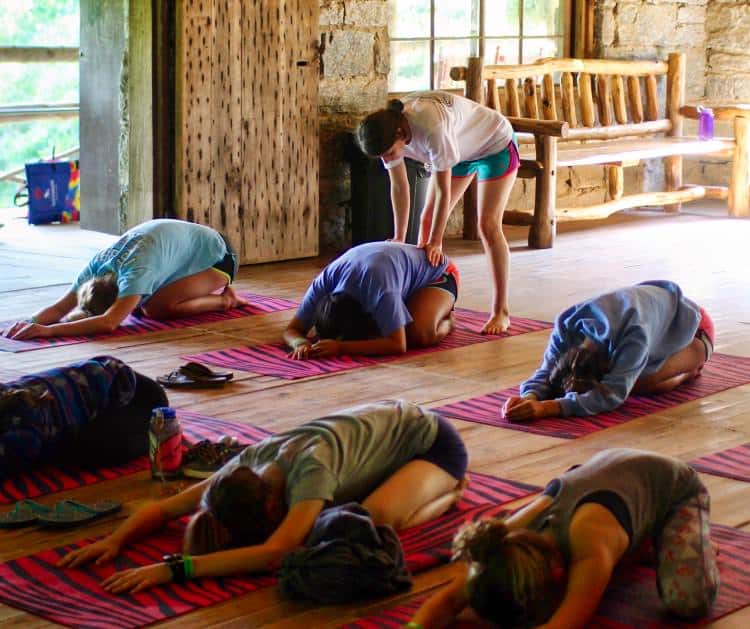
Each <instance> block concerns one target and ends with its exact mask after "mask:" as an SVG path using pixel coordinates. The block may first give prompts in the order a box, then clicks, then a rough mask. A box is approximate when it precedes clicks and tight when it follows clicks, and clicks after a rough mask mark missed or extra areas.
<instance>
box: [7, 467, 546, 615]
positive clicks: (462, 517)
mask: <svg viewBox="0 0 750 629" xmlns="http://www.w3.org/2000/svg"><path fill="white" fill-rule="evenodd" d="M472 483H473V484H476V485H479V484H482V483H484V485H483V487H482V492H485V491H486V492H488V493H489V494H497V495H498V496H503V495H508V491H509V490H511V493H512V494H513V497H520V496H523V495H526V494H528V493H530V491H531V490H530V489H529V486H522V485H518V484H515V483H511V482H509V481H503V480H500V479H492V478H491V477H484V480H480V479H479V478H478V477H476V478H472ZM534 489H536V488H534ZM505 513H506V512H504V511H503V509H502V507H501V506H500V505H496V504H484V505H477V506H475V505H473V503H472V502H469V500H468V498H467V499H466V500H464V501H462V503H461V504H460V505H459V508H458V509H455V510H453V511H451V512H450V513H448V514H446V515H444V516H442V517H441V518H438V519H436V520H433V521H432V522H428V523H426V524H424V525H421V526H418V527H414V528H412V529H409V530H406V531H404V532H403V533H402V534H401V540H402V543H403V546H404V554H405V556H406V562H407V565H408V567H409V569H410V570H411V571H413V572H414V571H419V570H424V569H426V568H429V567H432V566H434V565H437V564H439V563H441V562H446V561H448V559H449V558H450V545H451V541H452V539H453V536H454V534H455V532H456V530H457V529H458V527H459V526H460V525H461V524H463V523H464V522H466V521H468V520H470V519H476V518H478V517H483V516H484V517H489V516H500V515H504V514H505ZM183 526H184V524H183V523H174V524H173V525H172V526H170V527H169V528H168V529H167V531H166V532H164V533H162V534H160V535H156V536H152V537H151V538H149V539H148V540H147V541H143V542H140V543H138V544H134V545H133V546H131V547H129V548H128V549H126V550H125V551H124V552H123V553H122V555H121V556H120V557H118V559H117V560H116V561H115V562H114V564H111V563H110V564H107V565H106V566H99V567H92V566H88V567H86V568H84V569H76V570H60V569H58V568H55V563H56V562H57V560H58V559H59V558H60V557H61V556H63V555H64V554H65V553H66V552H68V551H70V550H72V549H74V548H78V547H80V546H82V545H83V544H84V543H90V542H91V541H93V540H85V541H83V542H79V543H77V544H73V545H69V546H64V547H61V548H55V549H52V550H46V551H43V552H40V553H37V554H35V555H31V556H28V557H24V558H22V559H17V560H14V561H9V562H7V563H4V564H2V565H0V602H2V603H5V604H7V605H10V606H12V607H17V608H20V609H23V610H25V611H27V612H29V613H31V614H35V615H38V616H42V617H43V618H46V619H48V620H51V621H54V622H57V623H60V624H63V625H66V626H69V627H83V628H92V629H93V628H101V629H111V628H119V629H126V628H130V627H141V626H144V625H148V624H151V623H154V622H158V621H160V620H164V619H167V618H171V617H174V616H178V615H180V614H185V613H187V612H190V611H194V610H196V609H200V608H202V607H208V606H209V605H214V604H216V603H219V602H222V601H225V600H228V599H230V598H233V597H235V596H239V595H242V594H245V593H248V592H253V591H255V590H257V589H260V588H263V587H268V586H270V585H273V584H274V583H275V579H273V578H272V577H269V576H262V577H250V576H246V577H226V578H221V579H196V580H195V581H190V582H188V583H186V584H184V585H177V584H169V585H167V586H161V587H157V588H152V589H150V590H147V591H145V592H141V593H139V594H136V595H132V596H113V595H110V594H107V593H106V592H104V591H103V590H102V589H101V586H100V585H99V583H100V582H101V581H102V579H104V578H106V577H107V576H109V575H110V574H112V572H114V570H115V569H119V570H122V569H127V568H133V567H137V566H143V565H147V564H149V563H154V562H159V561H161V558H162V556H163V555H164V554H167V553H173V552H178V549H179V547H180V541H181V538H182V530H183Z"/></svg>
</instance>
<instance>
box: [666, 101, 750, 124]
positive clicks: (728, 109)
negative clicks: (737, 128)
mask: <svg viewBox="0 0 750 629" xmlns="http://www.w3.org/2000/svg"><path fill="white" fill-rule="evenodd" d="M702 106H703V107H708V108H709V109H712V110H713V112H714V118H715V119H716V120H733V119H734V118H736V117H737V116H743V117H749V118H750V104H745V103H733V104H731V105H712V104H711V103H704V104H702ZM680 115H681V116H685V118H692V119H694V120H697V119H698V116H699V113H698V105H685V106H683V107H680Z"/></svg>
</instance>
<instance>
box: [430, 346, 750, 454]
mask: <svg viewBox="0 0 750 629" xmlns="http://www.w3.org/2000/svg"><path fill="white" fill-rule="evenodd" d="M748 383H750V358H745V357H741V356H730V355H728V354H714V355H713V356H712V358H711V360H710V361H708V363H706V366H705V367H704V368H703V372H702V374H701V375H700V376H699V377H698V378H695V379H694V380H692V381H690V382H688V383H686V384H684V385H682V386H680V387H678V388H677V389H675V390H674V391H671V392H669V393H663V394H660V395H652V396H643V395H631V396H630V397H629V398H628V399H627V400H626V401H625V403H624V404H623V405H622V406H620V407H619V408H617V409H615V410H614V411H610V412H609V413H600V414H599V415H592V416H591V417H568V418H563V417H546V418H544V419H537V420H534V421H531V422H524V423H511V422H509V421H506V420H505V418H504V417H503V416H502V414H501V409H502V407H503V404H505V401H506V400H507V399H508V398H509V397H512V396H514V395H518V387H513V388H511V389H505V390H503V391H498V392H496V393H489V394H486V395H481V396H479V397H474V398H470V399H468V400H463V401H460V402H453V403H452V404H446V405H445V406H441V407H439V408H435V409H433V410H435V411H437V412H438V413H440V414H442V415H445V416H446V417H451V418H453V419H462V420H464V421H468V422H476V423H479V424H488V425H490V426H499V427H501V428H508V429H510V430H520V431H523V432H530V433H534V434H536V435H545V436H547V437H559V438H561V439H577V438H578V437H583V436H585V435H588V434H591V433H592V432H596V431H598V430H602V429H604V428H610V427H612V426H617V425H619V424H623V423H625V422H627V421H630V420H631V419H637V418H639V417H645V416H646V415H650V414H652V413H657V412H659V411H664V410H667V409H669V408H672V407H674V406H677V405H679V404H684V403H685V402H690V401H692V400H697V399H698V398H702V397H706V396H707V395H713V394H714V393H720V392H721V391H725V390H726V389H731V388H732V387H739V386H741V385H744V384H748Z"/></svg>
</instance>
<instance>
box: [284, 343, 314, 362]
mask: <svg viewBox="0 0 750 629" xmlns="http://www.w3.org/2000/svg"><path fill="white" fill-rule="evenodd" d="M312 347H313V346H312V343H310V342H309V341H305V342H304V343H299V344H298V345H295V346H294V348H292V350H291V351H290V352H289V353H288V354H287V358H291V359H293V360H307V359H308V358H311V356H312Z"/></svg>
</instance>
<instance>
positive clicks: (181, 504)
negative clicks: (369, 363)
mask: <svg viewBox="0 0 750 629" xmlns="http://www.w3.org/2000/svg"><path fill="white" fill-rule="evenodd" d="M466 466H467V455H466V449H465V447H464V444H463V442H462V441H461V437H460V436H459V434H458V432H457V431H456V430H455V428H453V426H452V425H451V424H450V423H449V422H448V421H446V420H444V419H443V418H441V417H439V416H438V415H436V414H435V413H432V412H430V411H428V410H426V409H423V408H421V407H419V406H417V405H415V404H411V403H409V402H404V401H401V400H384V401H381V402H376V403H373V404H367V405H363V406H359V407H355V408H351V409H348V410H343V411H339V412H337V413H335V414H332V415H328V416H325V417H321V418H318V419H314V420H311V421H309V422H306V423H304V424H302V425H301V426H299V427H297V428H294V429H292V430H289V431H286V432H283V433H279V434H277V435H273V436H270V437H267V438H266V439H264V440H263V441H261V442H259V443H257V444H254V445H251V446H248V447H247V448H246V449H245V450H244V451H243V452H242V453H241V454H239V455H238V456H237V457H235V458H234V459H232V460H231V461H229V462H228V463H227V464H226V465H225V466H224V467H223V468H222V469H220V470H219V471H218V472H216V473H215V474H214V475H213V476H212V477H211V478H209V479H206V480H205V481H203V482H201V483H199V484H197V485H194V486H193V487H191V488H189V489H186V490H185V491H183V492H181V493H179V494H177V495H176V496H172V497H170V498H167V499H164V500H161V501H158V502H156V503H153V504H150V505H147V506H145V507H143V508H142V509H141V510H139V511H137V512H136V513H134V514H133V515H132V516H131V517H130V518H129V519H128V520H126V521H125V522H124V523H123V524H122V525H121V526H120V528H119V529H117V530H116V531H115V532H114V533H112V534H111V535H110V536H109V537H107V538H105V539H103V540H101V541H98V542H95V543H93V544H91V545H90V546H86V547H84V548H81V549H79V550H76V551H73V552H71V553H70V554H68V555H66V556H65V557H64V558H63V559H62V560H61V561H60V562H59V565H60V566H69V567H75V566H78V565H81V564H83V563H85V562H88V561H92V560H95V561H96V563H99V564H100V563H102V562H104V561H109V560H111V559H114V558H115V557H116V556H117V555H118V554H119V552H120V550H121V549H122V548H123V546H125V545H127V544H128V543H129V542H132V541H135V540H137V539H138V538H141V537H144V536H146V535H148V534H149V533H151V532H153V531H156V530H158V529H159V528H161V527H162V526H164V525H165V524H166V523H167V522H169V521H170V520H173V519H177V518H180V517H182V516H184V515H186V514H188V513H191V512H193V511H195V510H196V509H198V511H197V513H195V515H193V517H192V519H191V520H190V523H189V524H188V527H187V530H186V532H185V539H184V545H183V549H184V553H186V554H188V557H187V558H186V557H185V556H183V557H182V559H181V561H182V563H183V564H189V565H190V567H191V569H190V570H189V574H188V575H187V576H188V577H190V576H195V577H204V576H226V575H232V574H238V573H245V572H259V571H267V570H270V569H273V568H274V567H276V566H277V565H278V564H279V562H280V561H281V559H282V558H283V557H284V555H285V554H286V553H287V552H289V551H291V550H293V549H294V548H295V547H297V546H298V545H300V544H301V543H302V542H303V540H304V539H305V538H306V537H307V534H308V533H309V532H310V530H311V528H312V526H313V524H314V523H315V520H316V518H317V517H318V515H319V514H320V512H321V511H322V510H323V508H324V507H326V506H331V505H340V504H343V503H346V502H350V501H361V502H362V505H363V506H364V507H365V508H366V509H367V510H368V511H369V513H370V515H371V516H372V519H373V521H374V523H375V524H376V525H377V524H388V525H390V526H392V527H393V528H394V529H396V530H400V529H404V528H407V527H410V526H415V525H417V524H421V523H423V522H426V521H428V520H430V519H433V518H436V517H438V516H439V515H441V514H442V513H444V512H445V511H446V510H447V509H449V508H450V507H451V506H452V505H453V504H454V503H456V502H457V501H458V499H459V498H460V496H461V493H462V491H463V488H464V474H465V473H466ZM192 555H198V556H197V557H192ZM177 576H178V578H180V577H181V576H182V575H177ZM172 578H173V572H172V570H171V569H170V567H169V566H168V565H167V564H165V563H158V564H154V565H150V566H146V567H142V568H137V569H134V570H125V571H123V572H117V573H115V574H114V575H113V576H111V577H109V578H108V579H107V580H106V581H104V587H105V589H106V590H108V591H110V592H114V593H125V592H138V591H140V590H142V589H144V588H147V587H150V586H153V585H157V584H160V583H167V582H169V581H171V580H172Z"/></svg>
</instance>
